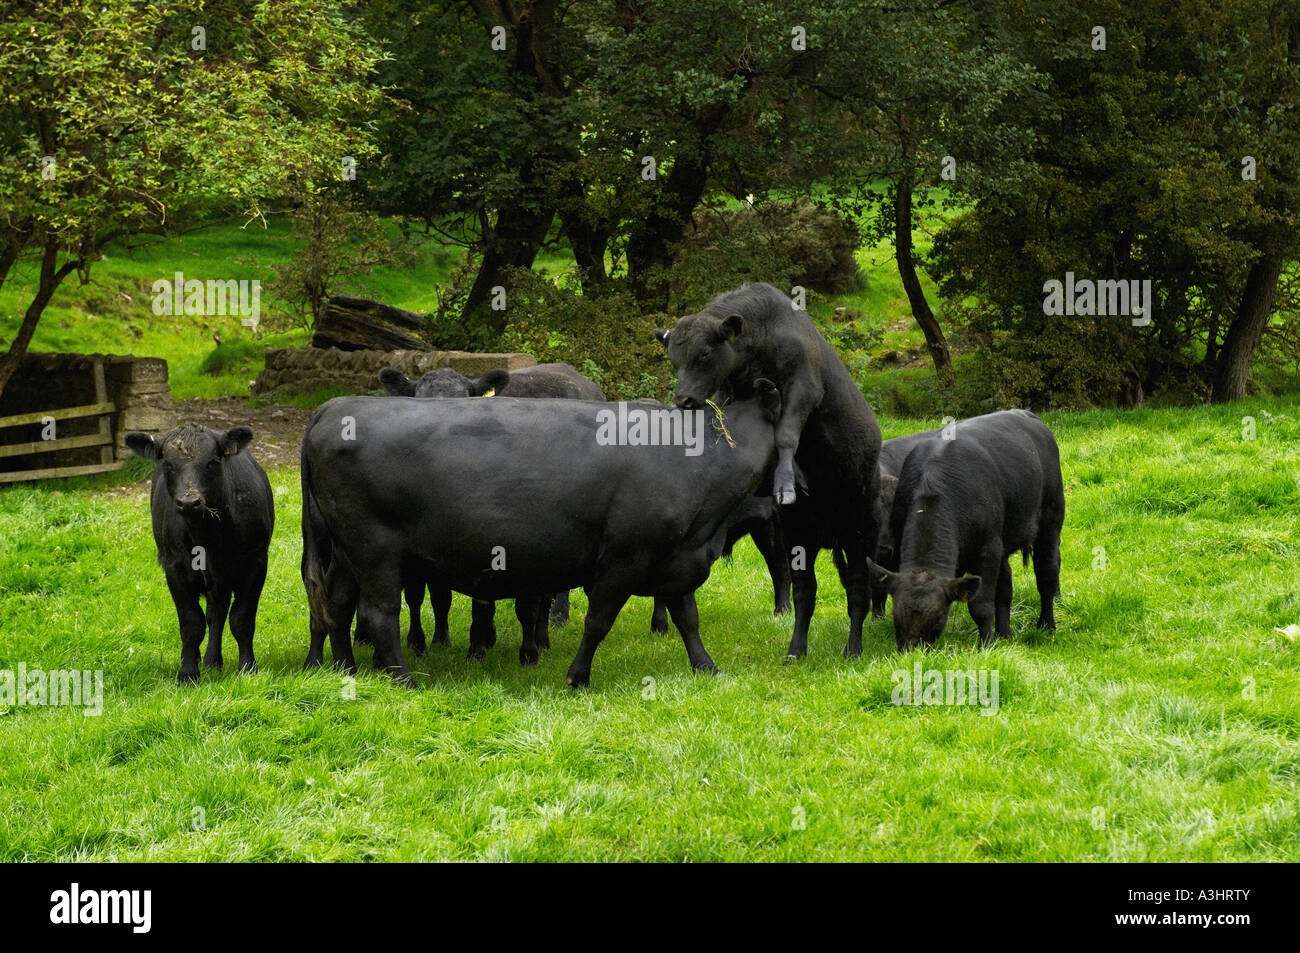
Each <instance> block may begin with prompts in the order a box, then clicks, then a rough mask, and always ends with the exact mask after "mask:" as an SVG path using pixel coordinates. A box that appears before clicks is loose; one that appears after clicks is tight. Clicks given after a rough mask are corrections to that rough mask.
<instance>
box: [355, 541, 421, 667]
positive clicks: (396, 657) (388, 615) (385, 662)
mask: <svg viewBox="0 0 1300 953" xmlns="http://www.w3.org/2000/svg"><path fill="white" fill-rule="evenodd" d="M401 593H402V579H401V573H399V572H396V571H391V570H386V569H384V568H382V567H374V568H372V569H371V570H370V571H369V572H368V573H367V575H366V579H365V582H364V583H363V584H362V588H361V602H360V604H359V605H358V607H357V620H358V623H359V624H360V625H361V626H363V627H364V628H365V630H366V632H367V633H369V635H370V637H371V638H372V639H374V640H375V657H374V665H375V668H376V669H378V670H382V671H386V672H388V674H389V675H391V676H392V678H393V681H395V682H397V683H398V684H399V685H405V686H406V687H407V688H414V687H415V676H414V675H412V674H411V670H410V669H409V668H407V667H406V659H405V658H403V656H402V629H401V622H400V620H401V613H402V603H401Z"/></svg>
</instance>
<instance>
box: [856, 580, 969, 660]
mask: <svg viewBox="0 0 1300 953" xmlns="http://www.w3.org/2000/svg"><path fill="white" fill-rule="evenodd" d="M867 571H868V572H870V573H871V578H872V579H873V580H875V581H876V582H879V583H881V584H883V585H884V587H885V590H886V591H887V592H888V593H889V594H890V596H892V597H893V600H894V638H895V640H896V641H897V642H898V650H899V651H900V652H906V651H907V650H908V649H912V648H916V647H917V646H918V645H924V646H930V645H934V643H935V642H936V641H937V640H938V638H939V636H941V635H942V634H943V630H944V627H945V626H947V624H948V613H949V612H950V611H951V609H952V604H953V603H954V602H966V601H968V600H969V599H970V598H971V596H973V595H975V593H977V592H978V591H979V588H980V577H979V576H972V575H970V574H967V575H965V576H962V577H960V578H954V577H952V576H943V575H941V574H939V573H936V572H932V571H930V570H928V569H926V570H921V571H920V572H915V571H912V572H890V571H889V570H888V569H885V568H884V567H883V566H877V565H876V564H875V563H873V562H872V561H871V560H869V559H868V560H867Z"/></svg>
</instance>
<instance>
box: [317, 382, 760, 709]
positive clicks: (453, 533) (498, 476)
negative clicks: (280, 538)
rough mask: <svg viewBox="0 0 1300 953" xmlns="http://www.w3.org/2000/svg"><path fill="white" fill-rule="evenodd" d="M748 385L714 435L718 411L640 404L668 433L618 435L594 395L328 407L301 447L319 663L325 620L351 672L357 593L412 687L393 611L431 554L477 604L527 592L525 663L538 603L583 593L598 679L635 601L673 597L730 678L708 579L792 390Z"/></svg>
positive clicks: (698, 656) (708, 665)
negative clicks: (703, 596) (709, 623)
mask: <svg viewBox="0 0 1300 953" xmlns="http://www.w3.org/2000/svg"><path fill="white" fill-rule="evenodd" d="M751 390H752V392H753V393H754V398H753V399H751V400H744V401H739V402H737V403H735V404H733V405H731V406H729V407H728V408H727V410H726V415H725V420H724V421H723V422H719V423H717V424H716V427H717V432H716V433H715V432H713V431H712V430H710V428H709V425H708V423H706V421H711V420H712V419H713V418H712V416H711V415H710V414H708V413H706V412H705V411H694V412H686V411H680V410H674V409H671V408H662V409H660V410H655V411H652V410H651V409H649V408H640V410H641V413H642V414H643V415H645V416H643V417H641V418H639V420H640V421H641V424H645V423H646V422H647V420H646V419H647V418H650V419H649V424H650V427H651V428H652V429H654V430H655V432H656V433H657V434H658V437H657V438H654V439H652V440H651V441H650V442H649V443H647V442H645V441H644V440H642V439H639V438H640V437H644V436H646V434H645V431H644V427H642V429H641V430H640V431H638V438H637V439H634V438H633V437H632V435H631V431H628V432H627V433H626V434H622V433H619V432H618V431H617V428H615V427H614V425H613V421H612V420H611V416H612V415H613V414H614V413H615V410H612V409H611V408H616V407H617V405H612V404H604V403H596V402H593V401H569V400H516V399H512V398H508V397H505V398H493V399H492V400H475V401H447V402H446V403H445V404H444V405H443V406H441V407H439V408H438V412H437V413H429V412H428V408H427V407H426V406H422V402H420V401H417V400H407V399H402V398H371V397H337V398H335V399H333V400H331V401H329V402H328V403H326V404H324V405H323V406H322V407H321V408H320V410H318V411H317V412H316V414H315V416H314V417H313V418H312V420H311V422H310V423H309V424H308V425H307V432H306V434H305V435H304V437H303V444H302V489H303V512H304V519H303V582H304V585H305V587H306V589H307V595H308V605H309V606H310V609H311V615H312V648H311V651H310V654H309V659H312V658H317V659H319V657H320V655H321V651H320V649H321V643H322V642H323V639H324V635H325V633H326V631H328V633H329V636H330V643H331V646H332V648H333V651H334V659H335V663H336V664H338V665H342V666H343V667H345V668H347V669H355V662H354V660H353V658H352V647H351V643H350V640H349V637H348V636H349V630H348V626H349V624H350V622H351V606H352V605H354V604H355V605H357V611H358V613H359V617H360V622H361V624H362V625H363V626H364V628H365V629H366V630H367V631H368V632H370V634H371V635H372V636H373V637H374V640H375V665H376V666H377V667H386V668H387V669H389V671H391V672H392V673H393V676H394V678H396V679H399V680H402V681H405V682H406V683H407V684H410V683H411V676H410V672H409V670H408V669H407V667H406V664H405V662H404V660H403V658H402V653H401V643H400V640H399V638H398V624H397V619H398V612H399V607H400V595H401V586H402V581H403V572H404V570H405V569H406V568H408V567H410V566H412V565H418V566H420V567H422V568H424V570H425V571H427V572H430V573H432V574H433V575H434V576H435V577H436V578H437V579H439V580H441V581H443V582H444V583H445V584H447V585H450V586H451V588H453V589H455V590H456V591H458V592H464V593H466V594H468V595H470V596H473V597H475V598H479V599H501V598H514V599H515V609H516V613H517V614H518V615H519V616H520V622H521V623H522V624H523V631H524V644H523V646H521V648H520V651H519V654H520V661H521V662H523V663H525V664H534V663H535V662H536V661H537V657H538V649H537V645H536V642H535V641H534V640H533V638H532V637H531V634H532V632H533V626H532V625H531V624H530V619H529V618H528V616H529V614H530V613H535V612H536V611H537V608H538V606H537V601H538V600H544V599H545V598H546V597H547V596H548V595H549V594H550V593H553V592H557V591H559V590H562V589H570V588H573V587H576V586H583V587H585V588H586V589H587V592H588V611H587V618H586V623H585V626H584V629H583V636H582V644H581V646H580V647H579V649H578V654H577V656H576V657H575V659H574V661H573V664H572V665H571V666H570V668H569V674H568V681H569V684H570V685H573V686H579V685H585V684H587V683H588V682H589V680H590V676H591V660H592V656H593V655H594V653H595V651H596V647H597V646H598V645H599V644H600V642H601V640H602V639H603V638H604V637H605V634H606V633H607V632H608V631H609V629H610V626H612V625H613V623H614V619H615V618H616V617H617V615H618V613H619V611H620V609H621V608H622V606H623V604H624V603H625V602H626V601H627V599H628V598H629V597H630V596H632V595H646V596H659V597H661V598H662V599H663V600H664V601H665V603H666V604H667V606H668V611H669V613H670V614H671V615H672V619H673V622H674V624H675V625H676V626H677V628H678V630H679V631H680V632H681V634H682V639H683V641H684V642H685V644H686V650H687V654H688V656H689V658H690V662H691V665H692V667H694V668H695V669H697V670H704V671H716V670H717V669H716V667H715V666H714V664H713V660H712V659H710V658H709V655H708V653H707V652H706V651H705V649H704V646H703V644H702V643H701V641H700V636H699V618H698V613H697V610H696V605H695V590H696V589H698V588H699V587H700V586H701V585H702V584H703V583H704V581H705V580H706V579H707V578H708V575H709V568H710V566H711V565H712V564H713V562H714V561H715V560H716V559H717V558H718V556H719V555H720V554H721V552H722V547H723V543H724V542H725V538H726V528H727V522H728V520H729V519H730V517H731V515H732V513H733V512H734V511H735V510H736V509H737V508H738V507H739V506H741V504H743V503H744V501H745V499H746V498H747V497H749V496H750V495H752V494H753V493H754V491H755V490H756V489H757V488H758V486H759V484H760V483H761V482H762V481H763V480H764V479H768V478H770V477H769V472H770V470H771V467H772V462H773V458H774V453H775V446H776V443H775V429H774V425H775V422H776V421H777V419H778V415H779V413H780V403H781V399H780V395H779V393H778V392H777V391H776V388H775V387H774V386H773V385H772V384H771V383H770V382H767V381H761V382H756V384H755V385H754V386H753V387H752V388H751ZM621 409H623V410H626V408H621ZM629 414H630V412H629ZM652 414H653V415H654V416H653V417H651V416H650V415H652ZM625 416H628V415H625ZM625 422H626V421H625V420H620V422H619V426H620V427H621V426H623V424H624V423H625ZM674 434H675V435H676V436H674ZM724 438H726V439H724Z"/></svg>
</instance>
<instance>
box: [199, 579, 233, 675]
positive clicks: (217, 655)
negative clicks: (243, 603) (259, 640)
mask: <svg viewBox="0 0 1300 953" xmlns="http://www.w3.org/2000/svg"><path fill="white" fill-rule="evenodd" d="M230 598H231V591H230V590H229V589H224V588H223V589H218V590H216V591H215V592H209V593H208V648H207V651H205V652H204V653H203V667H204V668H209V669H211V668H216V669H219V668H221V666H222V664H223V661H222V658H221V633H222V631H223V630H224V629H225V627H226V616H227V615H228V614H229V612H230Z"/></svg>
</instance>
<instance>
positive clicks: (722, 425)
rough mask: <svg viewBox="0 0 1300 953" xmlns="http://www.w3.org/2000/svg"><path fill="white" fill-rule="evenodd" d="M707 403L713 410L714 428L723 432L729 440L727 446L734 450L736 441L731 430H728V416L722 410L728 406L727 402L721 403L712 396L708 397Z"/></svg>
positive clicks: (724, 437)
mask: <svg viewBox="0 0 1300 953" xmlns="http://www.w3.org/2000/svg"><path fill="white" fill-rule="evenodd" d="M707 403H708V405H709V407H710V408H711V409H712V410H713V429H714V430H716V431H717V432H718V433H720V434H722V437H723V439H724V440H726V441H727V446H728V447H731V448H732V449H733V450H734V449H735V448H736V441H734V440H732V439H731V432H730V431H728V430H727V421H726V417H725V415H724V414H723V412H722V408H723V407H725V406H726V403H725V402H724V403H723V404H721V405H719V404H718V403H717V402H716V401H715V400H714V399H713V398H712V397H710V398H709V399H708V401H707Z"/></svg>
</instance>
